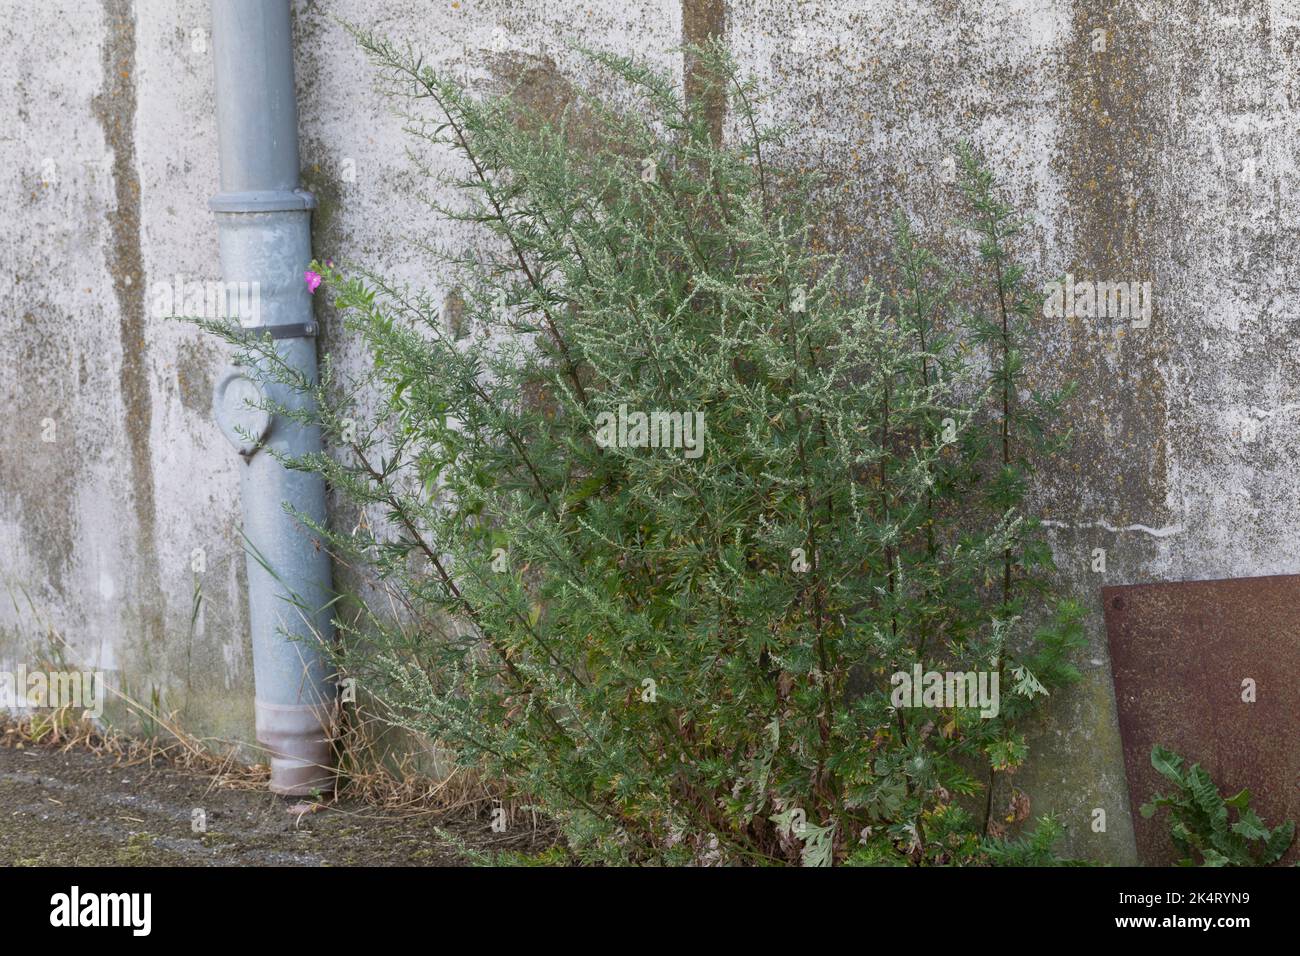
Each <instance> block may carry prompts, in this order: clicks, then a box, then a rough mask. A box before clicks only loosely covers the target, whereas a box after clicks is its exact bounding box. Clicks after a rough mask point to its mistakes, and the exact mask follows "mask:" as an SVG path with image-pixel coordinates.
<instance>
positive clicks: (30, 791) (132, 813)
mask: <svg viewBox="0 0 1300 956" xmlns="http://www.w3.org/2000/svg"><path fill="white" fill-rule="evenodd" d="M295 804H298V801H294V800H286V799H285V798H282V797H277V796H275V795H273V794H271V793H268V792H266V791H261V790H238V789H219V788H217V787H216V785H215V778H212V777H206V776H201V775H198V774H195V773H192V772H189V771H183V770H179V769H176V768H174V767H170V766H159V765H157V764H154V765H146V764H140V765H136V766H120V765H118V764H117V762H116V761H115V760H114V759H112V758H111V757H104V756H97V755H95V754H93V753H89V752H86V751H83V750H71V751H69V752H67V753H62V752H60V751H58V750H51V749H45V748H42V747H39V746H30V747H25V748H23V749H16V748H14V747H6V746H0V865H3V866H60V865H62V866H103V865H110V866H112V865H117V866H123V865H125V866H268V865H269V866H353V865H359V866H386V865H405V866H413V865H414V866H420V865H427V866H458V865H463V864H464V862H465V860H464V857H463V856H462V855H461V854H460V853H459V852H458V850H457V849H455V848H454V847H453V846H452V845H451V844H450V843H449V842H448V841H447V840H444V839H443V838H442V837H440V836H439V835H438V834H437V833H436V832H435V828H442V829H443V830H444V831H446V832H450V833H452V834H455V839H457V840H462V841H464V842H465V843H468V844H470V845H475V846H483V845H484V840H485V839H487V840H490V839H491V831H490V827H489V825H488V822H487V821H486V820H475V819H471V818H466V817H463V816H462V817H460V818H459V819H448V818H447V815H446V814H442V813H437V812H424V813H406V814H397V813H391V812H385V811H383V810H378V809H375V808H374V807H371V806H368V805H367V804H364V803H360V802H356V801H352V802H349V801H346V800H344V801H339V802H337V803H333V804H330V805H328V806H327V807H325V808H324V809H320V810H317V811H315V812H310V813H299V812H292V811H291V809H290V808H292V807H294V806H295ZM298 805H299V807H301V804H298ZM196 809H202V810H203V811H204V814H205V815H206V832H195V827H194V826H193V823H192V821H193V819H194V813H193V812H194V810H196Z"/></svg>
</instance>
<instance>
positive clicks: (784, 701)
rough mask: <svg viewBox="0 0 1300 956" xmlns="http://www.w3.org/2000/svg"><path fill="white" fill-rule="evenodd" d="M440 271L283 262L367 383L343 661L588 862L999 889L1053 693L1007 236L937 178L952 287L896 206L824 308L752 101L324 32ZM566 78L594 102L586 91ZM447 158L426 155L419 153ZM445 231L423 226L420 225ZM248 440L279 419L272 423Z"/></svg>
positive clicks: (1023, 358)
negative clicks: (359, 355) (522, 80)
mask: <svg viewBox="0 0 1300 956" xmlns="http://www.w3.org/2000/svg"><path fill="white" fill-rule="evenodd" d="M358 38H359V41H360V43H361V45H362V47H363V48H364V49H365V50H366V51H367V52H368V54H369V55H370V57H371V58H372V60H373V61H374V63H375V64H376V66H377V67H378V69H379V72H380V74H381V75H382V76H383V77H384V78H386V80H387V82H388V83H389V84H390V86H391V90H392V92H393V94H394V96H396V97H399V100H398V101H399V102H401V103H403V104H404V107H403V109H404V115H405V117H406V120H407V127H408V129H409V131H410V132H411V134H412V136H413V137H414V142H415V144H416V148H415V150H414V151H413V156H414V161H415V162H416V164H417V167H418V168H419V169H420V170H421V171H422V172H423V173H424V181H425V182H426V183H427V184H428V186H429V189H428V190H427V194H426V195H425V197H424V198H425V199H426V201H427V202H428V204H429V207H430V210H431V212H432V213H433V214H434V215H435V216H436V217H437V219H438V221H440V222H444V223H451V224H453V225H454V226H455V227H456V228H455V231H454V236H455V240H456V242H455V247H454V248H445V242H444V243H443V244H442V245H440V244H439V243H438V242H435V241H434V240H433V239H431V238H430V239H425V240H420V241H418V242H417V245H416V248H417V249H418V250H419V252H420V253H421V254H424V255H427V256H428V257H429V261H430V262H432V263H436V267H437V269H438V270H439V271H437V272H436V275H437V276H438V282H439V283H440V284H441V285H442V287H443V288H444V289H451V290H452V291H451V292H444V294H443V295H441V296H435V295H434V294H432V293H431V292H429V291H427V290H421V289H411V288H409V287H407V286H405V285H403V284H401V283H398V282H395V281H392V280H391V279H388V278H385V277H384V275H383V274H382V273H380V272H379V271H377V270H372V269H366V268H362V267H355V266H346V267H345V266H342V265H339V266H335V265H334V264H332V263H314V264H313V266H312V276H314V277H319V280H320V286H321V292H320V293H319V294H321V295H323V296H326V297H328V298H329V300H330V302H331V304H332V306H333V309H334V310H336V312H337V315H338V317H339V318H340V319H341V322H342V329H343V331H344V332H345V333H346V334H347V335H349V336H352V337H354V340H355V341H356V342H358V343H360V344H361V346H363V347H364V350H365V353H366V355H367V356H368V360H369V365H368V367H367V370H366V371H365V372H364V373H362V374H358V373H349V372H345V371H343V370H342V369H340V368H339V367H337V366H336V365H335V364H334V363H332V362H330V361H326V362H325V363H324V365H323V368H322V373H321V379H320V384H319V385H318V386H316V385H312V384H311V383H307V382H302V381H296V380H295V379H294V378H293V375H292V372H291V371H290V370H285V369H281V370H280V372H278V373H277V372H275V371H274V344H273V343H271V342H270V340H257V339H251V338H248V337H246V336H245V335H243V334H242V333H241V332H240V330H238V329H237V328H232V327H229V326H220V325H218V324H209V327H210V328H212V329H213V330H214V331H217V332H219V333H221V334H223V335H225V336H226V337H227V338H228V339H229V340H230V341H232V342H234V343H235V344H236V345H238V346H239V347H240V348H241V349H242V350H244V351H245V352H246V353H247V354H248V355H249V356H250V357H251V356H252V355H254V354H256V355H257V356H259V357H260V358H261V359H262V360H263V361H262V365H263V367H271V368H272V369H273V371H272V373H271V374H281V375H283V376H284V378H285V380H286V381H289V382H290V384H294V385H296V386H297V387H301V388H304V389H309V390H311V391H312V393H313V394H312V397H313V399H314V401H313V402H311V403H304V407H315V408H317V409H318V412H313V413H312V416H313V417H312V420H313V421H318V422H319V424H320V425H321V427H322V428H323V429H324V430H325V433H326V435H327V436H328V438H329V440H330V444H331V452H330V453H329V454H324V455H319V456H313V457H310V458H307V459H298V460H294V461H292V462H289V464H291V466H293V467H297V468H304V469H312V470H316V471H319V472H320V473H322V474H323V475H324V476H325V477H326V478H327V479H328V481H329V483H330V486H331V488H332V489H333V490H334V492H335V494H336V496H337V497H338V498H339V499H340V500H342V501H347V502H351V503H352V505H353V507H354V508H355V509H356V510H355V515H356V520H355V522H353V521H348V522H346V523H340V524H341V526H339V527H332V528H316V530H317V532H318V533H319V534H321V535H322V536H323V537H324V539H325V540H326V541H328V543H329V546H330V547H331V549H332V550H333V552H334V553H335V555H336V557H337V559H338V560H339V562H341V563H343V564H345V565H347V566H348V567H350V568H352V569H354V570H355V571H356V573H357V574H358V575H360V576H361V579H362V583H361V584H360V585H359V586H358V588H357V589H356V590H357V594H356V595H355V596H354V598H353V600H352V606H353V608H354V614H353V615H352V616H351V617H347V616H345V615H342V614H340V622H339V626H340V631H341V633H342V634H343V635H344V638H345V640H344V641H343V642H342V644H341V646H340V649H339V654H340V660H339V666H340V668H341V669H342V672H344V673H347V674H349V675H351V676H353V677H355V679H356V680H357V682H358V686H360V687H363V688H364V690H365V692H366V694H368V695H369V696H370V698H372V699H374V700H376V701H378V702H379V703H380V704H381V705H382V707H383V708H384V710H385V713H387V714H388V715H389V717H390V719H391V720H392V721H393V722H394V723H397V724H399V725H401V726H403V727H406V728H409V729H412V730H414V731H417V732H419V733H422V734H426V735H428V736H429V737H430V738H433V739H434V740H436V741H438V742H439V743H440V745H441V746H443V747H445V748H448V749H449V750H450V751H451V752H452V753H453V754H454V755H455V757H456V759H458V760H459V761H461V762H463V763H464V764H466V765H468V766H471V767H474V768H476V769H477V770H479V771H480V772H483V773H486V774H489V775H491V776H492V777H493V778H495V779H496V780H498V781H501V782H502V783H503V785H504V786H505V787H506V788H507V789H508V791H509V792H510V795H511V796H512V797H513V798H515V799H518V800H520V801H523V802H525V803H527V804H528V805H530V806H532V807H535V808H537V809H538V810H540V811H541V812H543V813H545V814H546V815H547V816H548V817H549V818H551V819H552V820H554V821H555V823H556V824H557V825H558V826H559V827H560V829H561V831H562V833H563V835H564V844H565V847H566V852H567V853H568V854H569V855H570V856H569V858H570V859H574V860H577V861H584V862H602V863H756V864H776V863H790V864H803V865H813V866H822V865H832V864H904V865H906V864H916V865H919V864H968V863H977V864H996V863H1008V864H1017V863H1020V864H1023V863H1026V862H1035V863H1041V862H1045V861H1047V860H1049V859H1052V854H1051V845H1052V844H1053V842H1054V841H1055V840H1056V839H1057V837H1058V836H1059V835H1060V832H1061V828H1060V826H1059V824H1057V823H1056V822H1055V821H1051V820H1047V821H1046V822H1045V823H1043V824H1040V826H1039V828H1038V829H1037V830H1035V831H1034V832H1033V833H1032V834H1031V835H1030V836H1028V837H1024V838H1022V839H1017V840H1010V841H1008V840H1006V839H1004V837H1003V829H1004V827H1005V826H1006V823H1007V819H1006V818H1007V817H1008V816H1009V817H1011V818H1012V822H1018V821H1021V820H1024V819H1025V818H1027V817H1028V815H1029V814H1028V810H1027V800H1025V799H1024V798H1023V795H1020V796H1019V798H1018V800H1017V801H1016V806H1017V807H1020V808H1023V812H1021V811H1020V810H1013V811H1012V812H1010V813H1008V812H1005V811H1003V810H1002V809H1001V808H1000V807H999V806H997V805H995V802H994V791H995V789H997V785H998V780H997V777H996V775H997V774H1002V773H1008V774H1009V773H1012V772H1014V770H1015V769H1016V768H1017V767H1018V766H1019V765H1021V764H1022V763H1023V762H1024V761H1025V760H1026V759H1027V757H1028V749H1029V748H1028V744H1027V739H1026V732H1025V721H1026V718H1028V717H1029V716H1030V715H1031V714H1032V713H1034V712H1035V711H1036V710H1037V709H1038V708H1039V707H1041V706H1042V705H1043V703H1044V702H1045V701H1046V700H1048V698H1049V696H1050V694H1051V693H1053V692H1054V691H1056V690H1057V688H1060V687H1062V686H1064V685H1066V684H1068V683H1070V682H1071V681H1073V680H1075V679H1077V677H1078V674H1077V672H1076V671H1075V670H1074V668H1073V667H1072V666H1071V664H1070V663H1069V658H1070V655H1071V654H1072V652H1073V651H1074V650H1075V649H1076V648H1078V647H1079V646H1080V644H1081V643H1082V641H1083V630H1082V623H1081V618H1082V614H1081V611H1080V609H1079V607H1078V606H1077V605H1075V604H1074V603H1072V602H1069V601H1064V600H1056V599H1054V597H1053V595H1052V594H1051V592H1050V578H1051V572H1052V571H1053V567H1052V560H1051V554H1050V551H1049V550H1048V549H1047V547H1046V546H1045V544H1044V543H1043V542H1042V540H1041V537H1040V535H1039V533H1038V525H1037V522H1036V521H1035V519H1034V518H1033V516H1032V515H1031V514H1029V513H1028V510H1027V507H1026V495H1027V494H1028V489H1029V487H1030V485H1031V482H1032V478H1033V474H1034V467H1035V463H1036V462H1037V461H1039V460H1041V458H1042V456H1044V455H1046V454H1050V453H1051V451H1052V450H1053V449H1054V448H1055V447H1056V443H1058V442H1059V441H1060V440H1061V439H1062V438H1063V437H1064V436H1062V435H1061V434H1059V433H1058V432H1057V431H1056V430H1055V421H1056V419H1057V417H1058V413H1059V409H1060V403H1061V402H1062V401H1063V399H1064V396H1063V395H1057V394H1050V395H1038V394H1035V393H1034V392H1032V390H1031V389H1030V388H1029V386H1028V380H1027V375H1026V368H1027V367H1028V365H1029V364H1030V359H1029V356H1030V355H1031V351H1030V350H1031V348H1032V343H1033V336H1034V333H1033V329H1032V326H1031V319H1032V318H1033V316H1034V315H1035V314H1036V312H1035V310H1036V306H1037V302H1038V300H1037V298H1036V297H1035V295H1034V293H1032V291H1031V290H1030V287H1029V283H1028V279H1027V276H1026V273H1025V270H1024V268H1023V267H1022V266H1020V265H1019V264H1018V263H1017V260H1016V258H1015V245H1016V243H1017V242H1018V241H1020V238H1021V237H1020V235H1019V231H1018V228H1019V227H1018V225H1017V223H1016V221H1015V217H1014V216H1013V214H1012V210H1011V209H1010V208H1009V207H1008V206H1007V205H1006V204H1004V203H1003V202H1002V201H1001V200H1000V199H999V198H998V194H997V189H996V186H995V184H994V182H993V180H992V177H991V176H990V175H989V173H988V172H987V171H986V170H985V169H984V167H983V166H982V165H981V164H980V163H979V162H978V160H977V158H976V157H975V155H974V154H973V153H972V152H971V151H970V150H965V151H964V152H963V167H964V171H965V172H964V175H965V196H966V200H967V203H968V207H969V210H970V217H971V218H970V225H971V228H972V229H974V231H975V233H976V234H977V235H978V237H979V245H978V248H977V249H976V250H975V251H974V255H973V259H972V263H971V264H970V267H969V268H959V267H958V266H953V265H949V264H946V263H943V262H941V261H940V260H939V258H938V257H937V256H935V255H934V254H933V253H931V252H929V251H928V250H927V249H926V248H925V247H924V246H923V244H922V242H921V240H920V239H919V238H918V235H917V232H916V230H915V228H914V227H913V225H912V224H911V223H910V222H909V221H908V220H907V219H906V218H905V217H902V216H899V217H898V218H897V219H896V222H895V228H894V243H893V244H894V250H895V255H894V259H893V261H892V262H891V263H887V264H881V270H882V274H883V275H884V279H883V280H882V281H881V282H879V283H877V282H867V283H859V282H856V281H851V280H850V279H849V277H848V276H847V274H846V269H845V266H844V263H843V261H842V260H841V258H840V257H839V256H838V255H837V254H835V253H834V252H833V251H832V250H831V249H830V247H829V246H830V244H829V240H828V239H827V237H826V236H825V235H824V234H823V223H825V222H826V221H828V220H829V216H828V210H829V208H830V203H832V202H833V201H834V200H833V197H832V196H830V195H829V194H828V193H827V191H826V187H825V184H824V183H822V182H821V181H820V180H819V179H818V178H817V177H816V176H814V175H812V174H809V173H806V172H803V171H800V170H799V169H797V168H796V167H795V166H794V165H793V164H792V163H783V161H782V156H783V146H784V139H783V136H784V134H783V132H782V131H780V130H777V129H772V128H769V127H767V126H765V125H764V124H763V123H762V121H761V119H760V116H761V111H762V95H761V91H760V90H759V88H758V87H757V85H756V84H755V83H754V82H753V81H751V80H749V79H747V78H745V77H742V76H741V75H739V73H738V72H737V70H736V68H735V66H734V64H733V63H732V61H731V60H730V59H729V58H728V57H727V56H726V54H725V52H723V51H722V50H721V49H720V48H718V47H713V46H706V47H703V48H698V49H695V50H694V51H693V55H694V59H695V62H696V63H697V64H698V65H699V69H700V70H701V75H702V77H703V79H702V80H701V81H700V82H701V83H702V84H704V86H706V87H707V92H708V94H709V95H708V96H705V97H703V99H704V100H706V101H709V102H715V103H716V102H721V103H724V104H725V107H726V109H727V111H728V116H729V118H730V122H729V128H730V129H733V130H734V131H735V133H734V135H733V136H729V137H728V138H727V139H726V140H725V141H724V142H718V141H717V140H716V139H715V137H714V134H713V132H712V130H713V124H712V123H711V122H710V117H709V116H708V115H706V111H705V110H703V109H701V108H700V107H699V106H698V105H697V104H696V103H695V102H693V101H687V100H685V99H684V98H683V96H682V94H681V92H680V90H679V89H678V87H677V84H676V83H675V81H674V80H673V78H672V77H671V76H669V75H667V74H665V73H662V72H659V71H657V70H655V69H652V68H650V67H648V66H646V65H644V64H642V63H640V62H638V61H636V60H633V59H630V58H625V57H621V56H615V55H611V54H607V53H585V54H584V55H585V57H586V60H587V63H588V64H589V67H590V69H592V70H594V71H598V72H599V73H600V74H602V76H603V79H602V80H601V81H599V82H595V83H593V84H592V85H591V86H590V87H589V88H585V89H577V90H575V91H574V94H573V98H572V101H571V102H570V103H569V104H568V105H567V107H566V108H565V109H563V110H561V111H559V113H558V115H541V114H539V113H537V112H535V111H533V110H530V109H529V108H528V107H527V105H526V104H525V103H524V102H523V101H522V99H520V98H516V97H512V96H510V95H509V94H506V95H502V96H475V95H471V92H470V91H469V90H468V89H467V88H466V86H465V85H464V84H463V83H462V82H460V81H458V80H457V79H455V78H453V77H451V76H450V75H448V74H445V73H442V72H439V71H437V70H435V69H433V68H431V67H429V66H428V65H426V64H424V63H423V62H422V61H421V59H420V58H419V57H418V56H416V55H414V54H412V53H410V52H408V51H406V50H404V49H401V48H398V47H396V46H394V45H393V44H391V43H389V42H387V41H385V40H382V39H379V38H376V37H373V36H370V35H367V34H358ZM593 90H600V91H601V92H599V93H597V92H593ZM448 163H451V164H452V165H450V166H449V165H448ZM437 235H444V236H445V233H437ZM282 413H288V414H296V415H306V414H307V413H305V412H301V411H295V410H285V411H283V412H282Z"/></svg>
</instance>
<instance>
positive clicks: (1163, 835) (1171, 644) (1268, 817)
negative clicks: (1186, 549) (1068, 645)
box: [1101, 574, 1300, 865]
mask: <svg viewBox="0 0 1300 956" xmlns="http://www.w3.org/2000/svg"><path fill="white" fill-rule="evenodd" d="M1101 593H1102V601H1103V603H1104V607H1105V612H1106V634H1107V637H1108V639H1109V643H1110V659H1111V668H1112V671H1113V673H1114V677H1115V698H1116V702H1117V704H1118V705H1119V727H1120V734H1121V736H1122V738H1123V743H1124V764H1125V767H1126V769H1127V771H1128V787H1129V799H1130V800H1131V801H1132V809H1133V826H1134V830H1135V832H1136V835H1137V848H1138V856H1139V858H1140V859H1141V860H1142V862H1144V863H1146V864H1149V865H1164V864H1169V863H1173V862H1174V861H1175V860H1176V859H1177V852H1176V851H1175V849H1174V847H1173V844H1172V843H1171V842H1170V840H1169V835H1168V833H1169V822H1168V821H1169V816H1168V812H1167V811H1165V812H1161V813H1160V814H1158V815H1157V816H1156V818H1155V819H1153V820H1146V819H1143V818H1142V816H1141V815H1140V814H1139V813H1138V808H1139V807H1140V806H1141V805H1142V804H1143V803H1145V802H1147V801H1148V800H1150V799H1151V796H1152V795H1153V794H1155V793H1161V792H1166V793H1167V792H1170V790H1171V789H1172V785H1171V784H1170V783H1169V781H1167V780H1165V779H1164V778H1163V777H1161V776H1160V775H1159V774H1157V773H1156V771H1155V770H1154V769H1153V768H1152V766H1151V746H1152V744H1156V743H1158V744H1161V745H1162V746H1165V747H1169V748H1170V749H1172V750H1175V751H1177V752H1178V753H1180V754H1182V755H1183V757H1184V758H1185V759H1186V760H1187V761H1188V762H1189V763H1191V762H1198V763H1200V764H1201V765H1202V766H1203V767H1204V768H1205V769H1206V770H1208V771H1209V772H1210V774H1211V775H1212V776H1213V777H1214V780H1215V782H1216V783H1217V784H1218V785H1219V789H1220V791H1221V792H1224V793H1227V794H1228V795H1231V794H1233V793H1236V792H1237V791H1238V790H1240V789H1241V788H1242V787H1249V788H1250V791H1251V793H1252V794H1254V801H1253V803H1252V806H1254V807H1255V809H1256V810H1257V811H1258V813H1259V815H1260V816H1261V817H1262V818H1263V819H1264V822H1265V823H1266V824H1267V825H1268V826H1270V827H1272V826H1276V825H1277V824H1279V823H1281V822H1282V821H1283V820H1287V819H1290V820H1297V821H1300V575H1294V574H1288V575H1278V576H1274V577H1262V578H1234V579H1229V580H1223V581H1186V582H1179V583H1176V584H1136V585H1128V586H1124V587H1108V588H1102V592H1101ZM1246 679H1250V680H1252V681H1254V685H1255V702H1254V703H1247V702H1246V701H1245V700H1243V693H1244V688H1243V681H1245V680H1246ZM1297 858H1300V837H1297V845H1293V846H1292V848H1291V850H1290V852H1289V853H1288V854H1287V856H1286V857H1285V860H1286V861H1287V862H1293V861H1294V860H1296V859H1297Z"/></svg>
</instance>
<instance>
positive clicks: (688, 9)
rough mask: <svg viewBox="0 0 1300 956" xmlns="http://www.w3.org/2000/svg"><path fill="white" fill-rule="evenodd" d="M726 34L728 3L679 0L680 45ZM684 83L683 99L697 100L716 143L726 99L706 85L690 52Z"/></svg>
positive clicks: (722, 0)
mask: <svg viewBox="0 0 1300 956" xmlns="http://www.w3.org/2000/svg"><path fill="white" fill-rule="evenodd" d="M726 35H727V4H726V2H725V0H682V45H683V46H698V45H700V44H702V43H704V42H705V41H707V40H710V39H715V38H717V39H722V38H725V37H726ZM682 72H683V79H684V81H685V86H686V101H687V102H688V103H696V104H699V107H700V108H701V109H703V110H704V111H705V113H706V114H707V116H708V120H709V131H710V133H711V135H712V136H713V141H714V142H715V143H720V142H722V120H723V117H724V115H725V113H726V100H725V98H724V97H723V96H721V95H719V94H718V92H717V91H710V90H707V89H706V88H705V83H704V81H703V80H702V79H701V77H700V72H699V65H698V64H697V63H696V62H695V57H692V56H690V55H689V54H688V55H687V56H686V57H685V58H684V61H683V64H682Z"/></svg>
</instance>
